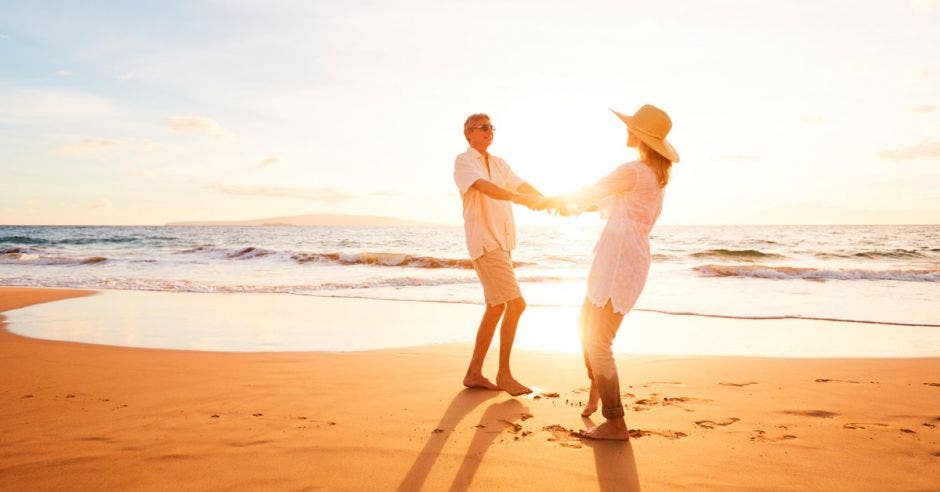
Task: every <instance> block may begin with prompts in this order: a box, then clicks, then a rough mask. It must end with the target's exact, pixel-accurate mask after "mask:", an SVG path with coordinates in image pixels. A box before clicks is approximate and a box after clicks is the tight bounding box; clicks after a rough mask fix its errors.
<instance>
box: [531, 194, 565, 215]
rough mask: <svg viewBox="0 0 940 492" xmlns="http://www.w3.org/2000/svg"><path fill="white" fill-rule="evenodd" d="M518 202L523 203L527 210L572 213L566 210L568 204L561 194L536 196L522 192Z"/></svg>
mask: <svg viewBox="0 0 940 492" xmlns="http://www.w3.org/2000/svg"><path fill="white" fill-rule="evenodd" d="M518 203H520V204H522V205H525V206H526V207H528V208H529V210H536V211H540V210H544V211H546V212H548V213H550V214H552V215H561V216H562V217H568V216H570V215H574V213H573V212H572V211H570V210H568V205H567V204H566V203H565V200H564V198H562V197H561V196H538V195H527V194H522V195H520V198H519V200H518Z"/></svg>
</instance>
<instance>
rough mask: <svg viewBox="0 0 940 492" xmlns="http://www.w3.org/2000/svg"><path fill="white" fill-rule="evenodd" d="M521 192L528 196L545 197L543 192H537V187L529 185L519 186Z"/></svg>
mask: <svg viewBox="0 0 940 492" xmlns="http://www.w3.org/2000/svg"><path fill="white" fill-rule="evenodd" d="M519 192H520V193H525V194H526V195H535V196H545V195H543V194H542V192H541V191H539V190H536V189H535V187H534V186H532V185H530V184H529V183H522V184H521V185H519Z"/></svg>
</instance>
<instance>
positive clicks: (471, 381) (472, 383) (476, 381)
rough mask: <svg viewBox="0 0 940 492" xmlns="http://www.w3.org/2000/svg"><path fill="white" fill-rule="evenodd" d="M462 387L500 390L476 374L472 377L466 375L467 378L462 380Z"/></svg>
mask: <svg viewBox="0 0 940 492" xmlns="http://www.w3.org/2000/svg"><path fill="white" fill-rule="evenodd" d="M463 385H464V386H466V387H468V388H480V389H488V390H499V389H501V388H500V387H499V386H496V385H495V384H493V383H492V382H491V381H490V380H489V379H486V378H485V377H483V375H482V374H476V375H473V376H471V375H469V374H468V375H467V377H465V378H463Z"/></svg>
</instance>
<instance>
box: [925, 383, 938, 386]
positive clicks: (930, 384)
mask: <svg viewBox="0 0 940 492" xmlns="http://www.w3.org/2000/svg"><path fill="white" fill-rule="evenodd" d="M924 386H940V383H924Z"/></svg>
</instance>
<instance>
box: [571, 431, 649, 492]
mask: <svg viewBox="0 0 940 492" xmlns="http://www.w3.org/2000/svg"><path fill="white" fill-rule="evenodd" d="M582 420H584V423H585V424H587V425H588V427H594V425H596V424H595V423H594V422H593V421H592V420H591V419H590V418H583V419H582ZM581 443H582V444H583V445H585V446H587V447H589V448H591V450H593V451H594V468H595V469H596V470H597V483H598V485H599V486H600V490H601V492H607V491H610V492H613V491H618V492H619V491H639V490H640V476H639V475H638V474H637V471H636V459H634V457H633V444H632V443H631V442H630V441H627V442H623V441H595V440H592V439H582V440H581Z"/></svg>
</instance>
